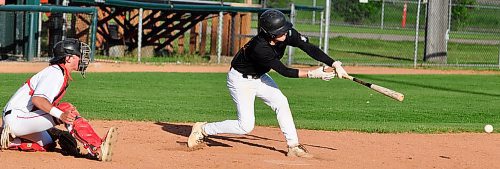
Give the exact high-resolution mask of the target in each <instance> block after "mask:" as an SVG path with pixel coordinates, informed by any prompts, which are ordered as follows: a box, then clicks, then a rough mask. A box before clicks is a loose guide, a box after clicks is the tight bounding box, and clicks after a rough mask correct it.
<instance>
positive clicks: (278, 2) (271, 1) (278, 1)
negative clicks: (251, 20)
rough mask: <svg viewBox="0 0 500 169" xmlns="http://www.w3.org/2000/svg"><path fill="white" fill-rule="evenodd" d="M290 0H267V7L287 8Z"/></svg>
mask: <svg viewBox="0 0 500 169" xmlns="http://www.w3.org/2000/svg"><path fill="white" fill-rule="evenodd" d="M289 4H290V0H267V7H268V8H289Z"/></svg>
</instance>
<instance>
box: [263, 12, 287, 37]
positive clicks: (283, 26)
mask: <svg viewBox="0 0 500 169" xmlns="http://www.w3.org/2000/svg"><path fill="white" fill-rule="evenodd" d="M292 27H293V24H292V23H290V22H288V21H287V20H286V17H285V14H283V13H282V12H281V11H279V10H276V9H269V10H266V11H265V12H264V13H262V14H261V15H260V17H259V30H260V31H261V32H262V33H264V34H265V35H267V36H268V37H270V38H272V39H274V38H276V37H277V36H280V35H283V34H285V33H286V32H287V31H288V30H290V29H292Z"/></svg>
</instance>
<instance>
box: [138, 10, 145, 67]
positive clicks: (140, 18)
mask: <svg viewBox="0 0 500 169" xmlns="http://www.w3.org/2000/svg"><path fill="white" fill-rule="evenodd" d="M143 10H144V9H142V8H139V25H138V28H137V29H138V31H137V62H141V56H142V12H143Z"/></svg>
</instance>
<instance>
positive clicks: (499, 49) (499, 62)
mask: <svg viewBox="0 0 500 169" xmlns="http://www.w3.org/2000/svg"><path fill="white" fill-rule="evenodd" d="M498 68H499V69H500V45H498Z"/></svg>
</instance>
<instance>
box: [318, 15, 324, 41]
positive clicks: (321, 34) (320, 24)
mask: <svg viewBox="0 0 500 169" xmlns="http://www.w3.org/2000/svg"><path fill="white" fill-rule="evenodd" d="M324 22H325V13H324V12H323V11H321V20H320V21H319V27H320V28H319V48H320V49H323V33H324V32H323V31H324V28H323V26H324Z"/></svg>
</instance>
